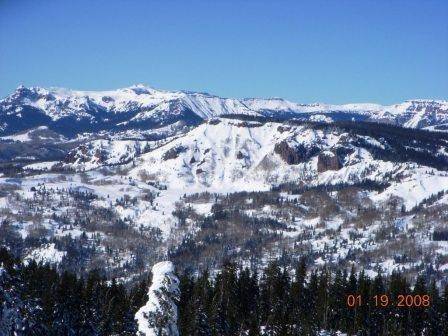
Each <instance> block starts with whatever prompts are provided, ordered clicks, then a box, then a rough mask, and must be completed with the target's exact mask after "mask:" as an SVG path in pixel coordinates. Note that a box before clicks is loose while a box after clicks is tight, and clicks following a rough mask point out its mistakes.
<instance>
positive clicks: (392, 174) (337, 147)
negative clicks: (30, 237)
mask: <svg viewBox="0 0 448 336" xmlns="http://www.w3.org/2000/svg"><path fill="white" fill-rule="evenodd" d="M365 144H367V145H365ZM387 146H389V145H388V144H387V143H384V144H383V143H381V142H379V141H378V140H377V139H374V138H370V137H367V136H361V135H355V134H349V133H346V132H343V131H341V130H331V129H330V130H328V129H325V130H322V129H313V128H311V127H308V126H305V125H302V126H284V125H282V124H277V123H271V122H268V123H263V124H260V123H257V122H250V123H249V122H246V123H244V124H242V122H241V121H239V120H229V119H220V120H219V123H217V122H213V123H206V124H203V125H200V126H199V127H197V128H195V129H194V130H192V131H191V132H189V133H187V134H186V135H184V136H182V137H179V138H177V139H175V140H173V141H171V142H169V143H168V144H166V145H164V146H161V147H159V148H157V149H155V150H153V151H150V152H148V153H146V154H143V155H142V156H140V157H139V158H138V159H137V160H136V164H135V167H134V168H132V169H131V171H130V172H129V176H131V177H132V178H134V179H137V180H142V181H145V182H151V183H156V184H160V185H166V186H167V187H168V189H169V190H178V191H179V193H184V192H185V191H187V190H188V191H189V192H193V191H200V190H205V189H208V190H211V191H216V192H231V191H237V190H238V191H239V190H266V189H269V188H270V187H271V186H272V185H277V184H282V183H288V182H293V183H302V184H304V185H321V184H337V183H359V182H362V181H365V180H371V181H377V182H381V183H383V182H390V183H391V186H390V187H389V188H387V189H386V190H385V191H384V192H383V193H382V194H381V195H378V196H377V199H378V201H380V200H386V199H388V197H390V196H392V195H395V196H399V197H402V198H403V199H405V200H406V205H407V206H408V207H412V206H414V205H416V204H417V203H419V202H420V201H422V200H423V199H424V198H425V197H428V196H430V195H431V194H433V193H437V192H438V191H440V190H445V189H448V174H447V173H446V172H444V171H438V170H437V169H434V168H430V167H425V166H421V165H418V164H415V163H412V162H394V161H391V160H390V159H388V158H383V159H382V158H380V157H375V155H374V154H373V152H372V150H373V149H375V148H381V149H382V148H386V147H387ZM282 151H283V152H282ZM290 158H292V159H290ZM288 160H289V161H288ZM294 160H295V161H294Z"/></svg>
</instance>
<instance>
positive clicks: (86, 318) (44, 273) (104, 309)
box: [0, 249, 147, 336]
mask: <svg viewBox="0 0 448 336" xmlns="http://www.w3.org/2000/svg"><path fill="white" fill-rule="evenodd" d="M146 294H147V282H146V281H142V282H140V283H138V284H136V285H135V286H134V287H132V288H131V289H128V290H127V289H126V288H125V287H124V286H123V285H122V284H118V283H117V282H115V281H106V278H105V277H103V276H102V275H101V274H100V273H99V272H97V271H92V272H90V273H89V274H88V275H87V277H86V278H78V277H76V275H75V274H74V273H69V272H64V273H62V274H59V273H58V272H57V271H56V270H55V269H54V268H51V267H49V266H45V265H37V264H36V263H35V262H30V263H29V264H27V265H24V264H23V263H22V262H20V261H19V260H18V259H15V258H13V257H12V256H11V255H10V254H9V253H8V251H7V250H6V249H0V335H1V336H13V335H14V336H28V335H32V336H67V335H83V336H84V335H85V336H87V335H89V336H91V335H94V336H100V335H124V336H126V335H136V332H137V323H136V321H135V320H134V315H135V313H136V311H137V310H138V309H139V308H140V307H141V306H143V305H144V303H145V302H146V300H147V297H146Z"/></svg>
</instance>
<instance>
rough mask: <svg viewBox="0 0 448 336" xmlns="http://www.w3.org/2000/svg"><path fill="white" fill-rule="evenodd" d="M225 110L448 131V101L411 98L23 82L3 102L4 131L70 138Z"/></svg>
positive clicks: (187, 120) (194, 120)
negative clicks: (315, 98)
mask: <svg viewBox="0 0 448 336" xmlns="http://www.w3.org/2000/svg"><path fill="white" fill-rule="evenodd" d="M223 115H251V116H261V117H263V116H264V117H273V118H278V119H280V120H284V119H299V120H311V121H322V122H332V121H344V120H355V121H374V122H381V123H389V124H394V125H400V126H403V127H408V128H419V129H429V130H440V131H447V130H448V102H447V101H437V100H423V99H419V100H409V101H405V102H403V103H399V104H394V105H390V106H382V105H378V104H344V105H330V104H321V103H316V104H298V103H293V102H290V101H287V100H284V99H281V98H268V99H263V98H260V99H259V98H245V99H232V98H222V97H218V96H214V95H210V94H207V93H198V92H187V91H163V90H156V89H153V88H150V87H147V86H144V85H135V86H131V87H129V88H124V89H118V90H114V91H75V90H69V89H61V88H50V89H45V88H40V87H31V88H27V87H24V86H20V87H18V88H17V89H16V90H15V91H14V92H13V93H12V94H11V95H9V96H7V97H6V98H4V99H3V100H1V101H0V136H6V135H11V134H15V133H19V132H23V131H26V130H28V129H32V128H36V127H39V126H46V127H47V128H48V129H50V130H53V131H55V132H58V133H59V134H61V135H64V136H67V137H75V136H78V135H80V134H83V133H94V132H96V133H97V132H106V133H110V132H112V133H117V132H123V131H127V132H129V131H130V130H132V131H136V132H141V131H145V130H146V131H147V130H153V129H158V128H161V127H166V126H170V127H181V126H185V125H187V126H189V125H191V126H196V125H198V124H199V123H201V122H202V121H204V120H208V119H211V118H215V117H219V116H223Z"/></svg>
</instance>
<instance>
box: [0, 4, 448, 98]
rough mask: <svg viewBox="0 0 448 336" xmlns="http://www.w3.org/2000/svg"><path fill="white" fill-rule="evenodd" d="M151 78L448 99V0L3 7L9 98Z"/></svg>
mask: <svg viewBox="0 0 448 336" xmlns="http://www.w3.org/2000/svg"><path fill="white" fill-rule="evenodd" d="M135 83H145V84H148V85H150V86H153V87H156V88H162V89H173V90H174V89H185V90H194V91H207V92H210V93H214V94H217V95H221V96H227V97H274V96H275V97H283V98H287V99H290V100H293V101H297V102H304V103H310V102H317V101H319V102H328V103H343V102H363V101H364V102H378V103H385V104H387V103H394V102H400V101H402V100H405V99H410V98H435V99H448V1H445V0H438V1H431V0H425V1H412V0H407V1H401V0H394V1H373V0H371V1H354V0H353V1H344V0H341V1H336V0H332V1H330V0H327V1H319V0H317V1H281V0H280V1H255V0H254V1H247V0H245V1H243V0H241V1H231V0H227V1H218V0H216V1H215V0H214V1H205V0H203V1H187V0H185V1H174V0H171V1H162V0H160V1H134V0H129V1H124V0H123V1H112V0H109V1H101V0H95V1H86V0H77V1H62V0H54V1H52V0H42V1H35V0H29V1H28V0H21V1H15V0H0V96H1V97H4V96H6V95H7V94H9V93H10V92H11V91H13V90H14V89H15V88H16V87H17V86H18V85H19V84H24V85H26V86H36V85H38V86H61V87H69V88H75V89H85V90H96V89H114V88H119V87H125V86H130V85H132V84H135Z"/></svg>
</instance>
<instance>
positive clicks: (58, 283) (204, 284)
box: [0, 249, 448, 336]
mask: <svg viewBox="0 0 448 336" xmlns="http://www.w3.org/2000/svg"><path fill="white" fill-rule="evenodd" d="M0 265H1V268H0V308H1V309H0V334H1V335H2V336H3V335H8V336H9V335H61V336H62V335H64V336H65V335H135V334H136V330H137V325H136V321H135V320H134V315H135V313H136V311H137V310H138V309H139V308H140V307H141V306H142V305H144V303H145V302H146V300H147V298H146V292H147V289H148V284H149V283H150V281H146V280H144V281H142V282H140V283H136V284H135V285H133V286H124V285H123V284H119V283H117V282H116V281H115V280H111V281H106V279H105V278H104V277H102V276H101V275H100V272H97V271H93V272H90V273H89V275H88V276H87V277H86V278H78V277H76V276H75V275H74V274H71V273H67V272H64V273H62V274H60V273H58V272H57V271H56V270H55V269H53V268H51V267H49V266H45V265H37V264H36V263H34V262H31V263H29V264H27V265H24V264H23V263H21V262H20V261H19V260H18V259H15V258H14V257H12V256H11V255H10V254H9V252H8V251H7V250H6V249H1V250H0ZM291 271H292V270H291V269H285V268H283V267H280V266H279V264H278V263H277V262H271V263H270V264H269V265H268V266H267V267H266V268H265V269H264V270H263V271H262V272H261V273H259V274H258V273H254V272H251V271H250V270H249V269H243V268H240V267H238V266H236V265H235V264H233V263H224V264H223V265H222V268H221V270H220V271H219V272H218V273H217V274H214V275H212V274H211V273H209V272H207V271H205V272H203V273H202V274H199V275H198V274H193V273H188V272H185V273H182V274H181V275H179V278H180V290H181V295H180V299H179V302H177V304H178V308H179V320H178V327H179V332H180V335H189V336H190V335H191V336H199V335H204V336H206V335H210V336H233V335H235V336H237V335H238V336H243V335H246V336H248V335H250V336H255V335H260V336H261V335H270V336H274V335H275V336H277V335H278V336H282V335H284V336H289V335H332V334H335V333H336V331H341V332H345V333H347V334H348V335H447V334H448V286H447V287H446V288H445V289H444V291H440V290H439V289H438V288H437V286H436V284H435V283H434V282H432V281H427V280H426V279H425V278H424V277H419V278H417V279H416V280H415V282H413V283H410V282H408V281H407V280H406V278H405V277H403V276H402V275H401V274H399V273H393V274H392V275H391V276H389V277H382V276H381V275H378V276H376V277H375V278H374V279H370V278H368V277H367V276H366V275H365V274H364V273H363V272H361V273H355V272H353V271H352V272H351V273H347V272H336V273H330V272H329V271H328V270H327V269H325V268H322V269H320V270H318V271H313V272H311V274H310V273H309V272H308V271H307V266H306V262H305V260H301V261H300V262H298V263H297V265H296V267H295V269H294V272H291ZM291 274H294V275H293V276H292V275H291ZM148 280H149V279H148ZM350 294H354V295H356V296H358V295H360V296H361V297H362V302H361V305H356V306H355V307H353V308H350V307H348V306H347V297H348V295H350ZM375 295H387V296H388V297H389V298H390V302H391V303H395V304H394V305H392V304H389V305H387V306H386V307H382V306H381V302H380V303H376V302H375V300H374V299H373V297H374V296H375ZM399 295H410V296H416V295H421V296H422V295H428V296H429V298H430V300H429V302H428V304H427V305H426V306H424V305H423V304H422V305H419V306H418V307H417V306H416V304H413V306H412V307H406V306H405V307H397V305H396V303H397V302H398V296H399ZM323 331H325V332H323Z"/></svg>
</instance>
